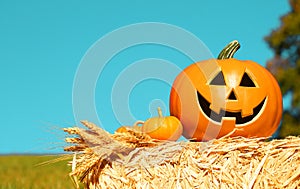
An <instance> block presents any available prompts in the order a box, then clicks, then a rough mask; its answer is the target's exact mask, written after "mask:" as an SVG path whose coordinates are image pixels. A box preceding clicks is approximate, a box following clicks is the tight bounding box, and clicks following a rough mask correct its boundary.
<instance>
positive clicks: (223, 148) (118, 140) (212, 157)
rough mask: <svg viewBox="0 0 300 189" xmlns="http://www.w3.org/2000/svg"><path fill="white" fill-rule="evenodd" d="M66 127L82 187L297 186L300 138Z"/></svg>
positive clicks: (74, 174)
mask: <svg viewBox="0 0 300 189" xmlns="http://www.w3.org/2000/svg"><path fill="white" fill-rule="evenodd" d="M82 123H83V125H85V126H86V127H87V129H83V128H79V127H72V128H65V129H64V130H65V132H68V133H69V134H70V135H71V137H67V138H66V141H67V142H68V143H69V144H70V146H67V147H65V150H66V151H70V152H73V153H74V154H76V156H74V159H73V161H72V162H70V164H72V171H71V173H70V175H71V176H72V177H75V178H78V180H79V182H82V183H83V184H84V186H85V187H86V188H95V189H100V188H101V189H102V188H117V189H119V188H136V189H138V188H143V189H144V188H149V189H150V188H151V189H152V188H222V189H223V188H224V189H225V188H245V189H246V188H247V189H251V188H255V189H256V188H300V166H299V165H300V138H299V137H288V138H285V139H280V140H269V141H268V140H266V138H244V137H234V138H230V137H226V138H220V139H214V140H211V141H208V142H189V141H181V142H171V141H157V140H153V139H151V138H150V137H149V136H148V135H146V134H144V133H141V132H139V131H136V130H131V129H128V130H127V131H126V132H122V133H114V134H109V133H107V132H106V131H104V130H102V129H101V128H99V127H97V126H96V125H94V124H93V123H90V122H88V121H82Z"/></svg>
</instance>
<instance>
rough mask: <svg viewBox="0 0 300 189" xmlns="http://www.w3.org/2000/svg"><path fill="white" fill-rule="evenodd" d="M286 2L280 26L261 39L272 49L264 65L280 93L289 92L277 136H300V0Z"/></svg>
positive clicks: (285, 93)
mask: <svg viewBox="0 0 300 189" xmlns="http://www.w3.org/2000/svg"><path fill="white" fill-rule="evenodd" d="M289 3H290V6H291V10H290V11H289V12H288V13H287V14H286V15H284V16H282V17H281V25H280V26H279V27H278V28H277V29H275V30H273V31H272V32H271V33H270V34H269V35H268V36H267V37H266V38H265V40H266V42H267V43H268V45H269V47H270V48H271V49H272V50H273V52H274V58H273V59H271V60H270V61H269V62H268V63H267V68H268V69H269V70H270V71H271V72H272V73H273V74H274V76H275V78H276V79H277V81H278V83H279V85H280V87H281V91H282V94H283V95H287V94H291V106H290V108H289V109H286V110H285V111H284V115H283V121H282V127H281V130H280V133H279V137H285V136H288V135H300V0H289ZM274 108H276V107H274Z"/></svg>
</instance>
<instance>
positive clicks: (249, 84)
mask: <svg viewBox="0 0 300 189" xmlns="http://www.w3.org/2000/svg"><path fill="white" fill-rule="evenodd" d="M240 86H243V87H256V86H255V84H254V82H253V81H252V79H251V78H250V77H249V75H248V74H247V73H244V75H243V77H242V81H241V83H240Z"/></svg>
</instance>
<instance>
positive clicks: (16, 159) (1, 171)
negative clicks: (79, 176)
mask: <svg viewBox="0 0 300 189" xmlns="http://www.w3.org/2000/svg"><path fill="white" fill-rule="evenodd" d="M59 157H60V156H49V155H48V156H35V155H13V156H10V155H7V156H5V155H4V156H0V189H46V188H47V189H52V188H53V189H54V188H55V189H73V188H74V185H73V183H72V181H71V179H70V177H69V175H68V173H69V172H70V170H71V167H70V166H68V165H67V161H68V160H62V161H59V162H56V163H54V162H51V160H54V159H57V158H59ZM48 161H50V162H49V163H46V164H44V165H39V164H41V163H44V162H48Z"/></svg>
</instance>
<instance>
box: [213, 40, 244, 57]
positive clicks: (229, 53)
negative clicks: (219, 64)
mask: <svg viewBox="0 0 300 189" xmlns="http://www.w3.org/2000/svg"><path fill="white" fill-rule="evenodd" d="M240 47H241V45H240V43H239V42H238V41H237V40H234V41H231V42H230V43H229V44H228V45H227V46H226V47H225V48H224V49H223V50H222V51H221V52H220V54H219V56H218V59H229V58H233V55H234V53H235V52H236V51H237V50H238V49H239V48H240Z"/></svg>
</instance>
